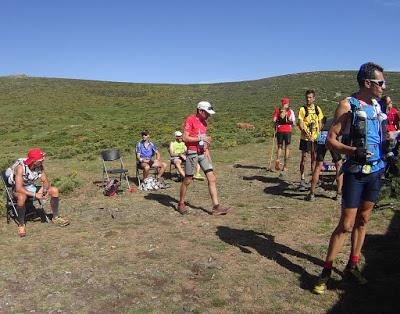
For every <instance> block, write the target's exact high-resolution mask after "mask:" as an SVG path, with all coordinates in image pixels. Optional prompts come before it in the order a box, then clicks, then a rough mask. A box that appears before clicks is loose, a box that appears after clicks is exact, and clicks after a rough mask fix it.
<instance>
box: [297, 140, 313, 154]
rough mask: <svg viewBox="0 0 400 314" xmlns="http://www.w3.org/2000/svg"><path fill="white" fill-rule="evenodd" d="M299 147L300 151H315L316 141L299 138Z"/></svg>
mask: <svg viewBox="0 0 400 314" xmlns="http://www.w3.org/2000/svg"><path fill="white" fill-rule="evenodd" d="M299 149H300V150H301V151H302V152H307V153H310V152H311V150H314V152H315V150H316V149H317V143H315V142H311V141H306V140H303V139H300V146H299Z"/></svg>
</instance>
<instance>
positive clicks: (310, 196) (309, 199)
mask: <svg viewBox="0 0 400 314" xmlns="http://www.w3.org/2000/svg"><path fill="white" fill-rule="evenodd" d="M304 200H306V201H309V202H314V201H315V195H314V194H313V193H310V194H308V195H306V197H305V198H304Z"/></svg>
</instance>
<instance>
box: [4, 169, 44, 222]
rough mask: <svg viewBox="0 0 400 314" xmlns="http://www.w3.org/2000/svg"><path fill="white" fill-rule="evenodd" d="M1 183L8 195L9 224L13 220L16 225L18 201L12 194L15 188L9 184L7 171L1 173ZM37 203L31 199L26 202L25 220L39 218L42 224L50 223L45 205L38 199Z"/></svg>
mask: <svg viewBox="0 0 400 314" xmlns="http://www.w3.org/2000/svg"><path fill="white" fill-rule="evenodd" d="M1 181H2V182H3V186H4V190H5V195H6V206H5V207H6V217H7V223H8V224H9V223H10V221H11V219H13V220H14V221H15V223H17V219H18V212H17V200H16V198H15V196H14V195H13V192H12V188H13V186H12V185H11V184H10V183H9V182H8V178H7V176H6V171H5V170H3V171H1ZM35 201H36V202H37V204H38V205H37V206H35V205H34V202H35ZM35 201H34V200H33V198H31V197H29V198H28V199H27V200H26V203H25V208H26V214H25V219H26V220H28V219H30V218H35V217H39V218H40V219H41V221H42V222H47V223H49V222H50V219H49V217H48V216H47V215H46V213H45V211H44V208H43V203H42V202H41V201H40V200H38V199H36V200H35Z"/></svg>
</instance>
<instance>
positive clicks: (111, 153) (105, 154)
mask: <svg viewBox="0 0 400 314" xmlns="http://www.w3.org/2000/svg"><path fill="white" fill-rule="evenodd" d="M101 158H102V162H103V186H104V187H105V186H106V183H107V182H108V181H109V180H110V175H113V176H118V175H119V181H120V182H121V183H122V177H124V178H125V181H126V184H127V186H128V189H129V191H130V190H131V185H130V184H129V180H128V169H125V166H124V162H123V161H122V156H121V153H120V151H119V150H118V149H108V150H104V151H102V152H101ZM106 163H108V164H109V165H110V166H114V167H115V168H107V165H106ZM106 179H107V180H106Z"/></svg>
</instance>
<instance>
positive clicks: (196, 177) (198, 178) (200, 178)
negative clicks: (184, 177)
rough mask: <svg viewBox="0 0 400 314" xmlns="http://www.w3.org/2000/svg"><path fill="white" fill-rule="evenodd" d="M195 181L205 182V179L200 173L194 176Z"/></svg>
mask: <svg viewBox="0 0 400 314" xmlns="http://www.w3.org/2000/svg"><path fill="white" fill-rule="evenodd" d="M193 179H196V180H199V181H204V179H205V178H204V177H203V176H202V175H201V174H200V173H196V174H195V175H194V176H193Z"/></svg>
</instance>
